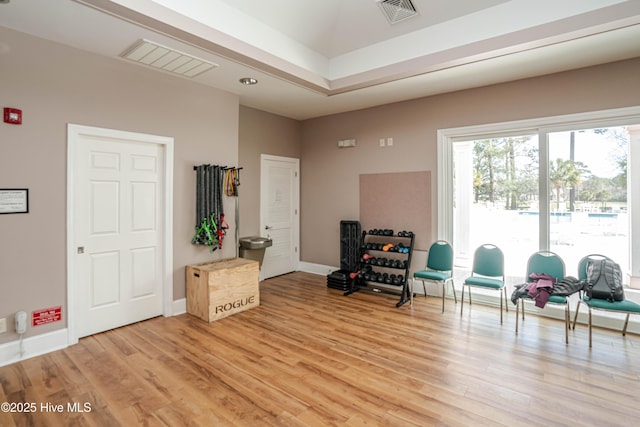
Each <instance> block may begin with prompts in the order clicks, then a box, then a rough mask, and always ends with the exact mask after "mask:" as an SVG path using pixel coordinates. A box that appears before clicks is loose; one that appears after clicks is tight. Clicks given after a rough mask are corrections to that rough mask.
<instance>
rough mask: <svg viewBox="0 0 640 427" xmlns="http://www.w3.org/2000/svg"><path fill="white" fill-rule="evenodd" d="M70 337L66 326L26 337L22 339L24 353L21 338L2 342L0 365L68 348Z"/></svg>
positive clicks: (0, 346)
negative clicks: (21, 352)
mask: <svg viewBox="0 0 640 427" xmlns="http://www.w3.org/2000/svg"><path fill="white" fill-rule="evenodd" d="M68 339H69V333H68V331H67V329H66V328H65V329H59V330H57V331H53V332H48V333H46V334H41V335H36V336H33V337H28V338H24V339H23V340H22V350H23V351H24V353H23V354H22V355H21V354H20V351H21V349H20V340H16V341H11V342H8V343H4V344H0V366H5V365H9V364H11V363H15V362H19V361H21V360H26V359H30V358H32V357H36V356H40V355H42V354H46V353H50V352H52V351H56V350H61V349H63V348H67V347H68V346H69V344H68Z"/></svg>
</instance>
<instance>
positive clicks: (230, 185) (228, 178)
mask: <svg viewBox="0 0 640 427" xmlns="http://www.w3.org/2000/svg"><path fill="white" fill-rule="evenodd" d="M241 169H242V168H231V169H227V170H226V171H225V173H224V194H225V196H229V197H234V201H235V207H236V217H235V220H236V236H235V237H236V258H238V256H240V247H239V246H238V242H239V241H240V237H239V236H240V201H239V197H238V187H239V186H240V170H241Z"/></svg>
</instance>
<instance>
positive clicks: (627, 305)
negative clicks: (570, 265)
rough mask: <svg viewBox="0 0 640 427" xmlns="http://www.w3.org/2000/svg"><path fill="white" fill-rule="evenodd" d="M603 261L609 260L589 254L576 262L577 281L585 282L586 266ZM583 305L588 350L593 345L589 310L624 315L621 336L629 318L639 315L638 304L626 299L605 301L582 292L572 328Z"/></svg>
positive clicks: (602, 256)
mask: <svg viewBox="0 0 640 427" xmlns="http://www.w3.org/2000/svg"><path fill="white" fill-rule="evenodd" d="M603 259H609V258H608V257H606V256H604V255H599V254H591V255H587V256H585V257H584V258H582V259H581V260H580V262H578V279H580V280H586V279H587V266H588V265H589V262H590V261H600V260H603ZM581 303H583V304H585V305H586V306H587V307H588V308H589V322H588V323H589V348H591V347H592V345H593V339H592V315H591V310H602V311H609V312H614V313H624V314H626V315H627V316H626V318H625V321H624V326H623V327H622V336H626V335H627V326H628V325H629V316H630V315H632V314H640V304H637V303H635V302H633V301H629V300H628V299H624V300H622V301H607V300H606V299H599V298H589V297H588V296H587V295H586V294H585V293H584V292H583V294H582V298H581V299H580V301H578V305H577V306H576V314H575V315H574V316H573V326H572V328H573V329H575V328H576V321H577V320H578V311H579V310H580V304H581Z"/></svg>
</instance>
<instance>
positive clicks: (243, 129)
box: [238, 106, 300, 237]
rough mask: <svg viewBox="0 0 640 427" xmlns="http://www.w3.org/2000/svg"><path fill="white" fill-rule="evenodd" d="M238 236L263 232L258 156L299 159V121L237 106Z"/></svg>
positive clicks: (255, 234) (256, 234)
mask: <svg viewBox="0 0 640 427" xmlns="http://www.w3.org/2000/svg"><path fill="white" fill-rule="evenodd" d="M239 140H240V147H239V150H238V164H239V165H240V166H241V167H242V168H243V169H242V171H241V172H240V187H239V189H238V194H239V195H240V196H239V203H240V236H239V237H244V236H258V235H264V233H263V232H261V230H259V227H260V155H261V154H270V155H272V156H283V157H293V158H300V122H298V121H297V120H293V119H289V118H286V117H282V116H278V115H275V114H270V113H265V112H264V111H260V110H256V109H254V108H249V107H244V106H240V129H239Z"/></svg>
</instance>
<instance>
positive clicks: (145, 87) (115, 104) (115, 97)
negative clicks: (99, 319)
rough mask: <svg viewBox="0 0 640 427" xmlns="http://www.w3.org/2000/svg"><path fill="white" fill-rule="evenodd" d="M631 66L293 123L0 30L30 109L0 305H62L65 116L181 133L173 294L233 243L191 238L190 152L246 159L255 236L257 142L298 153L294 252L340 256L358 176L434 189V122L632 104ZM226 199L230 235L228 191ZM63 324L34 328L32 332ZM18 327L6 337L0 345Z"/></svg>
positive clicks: (9, 68)
mask: <svg viewBox="0 0 640 427" xmlns="http://www.w3.org/2000/svg"><path fill="white" fill-rule="evenodd" d="M639 75H640V59H635V60H630V61H624V62H619V63H614V64H609V65H603V66H598V67H592V68H588V69H583V70H577V71H572V72H567V73H560V74H556V75H551V76H546V77H540V78H534V79H528V80H522V81H517V82H512V83H505V84H501V85H495V86H490V87H484V88H479V89H473V90H467V91H461V92H456V93H451V94H445V95H440V96H435V97H429V98H423V99H417V100H413V101H408V102H402V103H397V104H393V105H387V106H382V107H376V108H371V109H366V110H360V111H355V112H351V113H344V114H338V115H333V116H328V117H323V118H318V119H312V120H307V121H303V122H297V121H295V120H291V119H287V118H284V117H280V116H277V115H273V114H269V113H265V112H262V111H258V110H255V109H252V108H245V107H239V106H238V98H237V97H236V96H235V95H232V94H229V93H226V92H223V91H219V90H215V89H212V88H206V87H202V86H198V85H196V84H193V83H191V82H189V81H188V80H185V79H180V78H175V77H172V76H168V75H165V74H162V73H149V72H148V71H147V70H144V69H143V68H141V67H139V66H136V65H133V64H128V63H126V62H124V61H117V60H113V59H108V58H102V57H99V56H95V55H91V54H88V53H85V52H82V51H79V50H75V49H71V48H68V47H64V46H61V45H57V44H53V43H49V42H46V41H42V40H40V39H36V38H33V37H30V36H26V35H22V34H20V33H16V32H13V31H10V30H6V29H2V28H0V99H1V100H2V104H3V105H2V107H14V108H20V109H22V110H23V112H24V124H23V125H21V126H13V125H8V124H0V188H11V187H20V188H21V187H27V188H29V190H30V209H31V212H30V213H29V214H25V215H2V216H0V291H1V294H2V297H1V298H0V317H8V318H9V319H8V320H9V322H8V323H9V329H10V331H11V330H12V329H13V327H12V326H11V325H12V320H13V314H14V313H15V312H16V311H17V310H26V311H28V312H30V311H33V310H36V309H40V308H47V307H53V306H58V305H61V306H63V310H64V312H65V313H66V271H65V266H66V258H65V250H66V230H65V226H66V224H65V221H66V173H67V170H66V125H67V123H75V124H82V125H88V126H97V127H105V128H113V129H119V130H126V131H133V132H143V133H150V134H157V135H165V136H171V137H174V138H175V168H174V210H173V215H174V234H173V240H174V257H173V262H174V297H175V299H180V298H183V297H184V295H185V290H184V266H185V265H187V264H191V263H195V262H201V261H205V260H209V259H217V258H220V257H227V256H233V254H234V253H235V247H234V245H233V244H227V245H225V247H224V250H223V251H222V252H216V253H214V254H213V255H211V254H209V253H208V252H207V250H206V249H205V248H199V247H194V246H193V245H191V244H190V239H191V237H192V234H193V225H194V224H193V222H194V217H195V214H194V204H195V201H194V193H195V191H194V190H195V174H194V172H193V165H195V164H200V163H213V164H225V165H238V166H241V167H243V168H244V169H243V171H242V173H241V187H240V189H239V190H240V210H241V213H240V223H241V224H240V233H241V235H243V236H244V235H253V234H260V230H259V229H258V228H259V173H260V172H259V164H260V163H259V162H260V154H262V153H265V154H271V155H279V156H286V157H297V158H300V159H301V240H302V241H301V260H302V261H305V262H309V263H317V264H322V265H330V266H331V265H332V266H337V265H338V264H339V259H338V252H339V242H338V240H339V221H340V220H341V219H358V218H359V190H358V182H359V179H358V178H359V175H360V174H371V173H384V172H405V171H431V172H432V197H435V195H436V194H437V191H436V189H437V179H436V178H437V175H436V159H435V153H436V131H437V129H441V128H450V127H458V126H465V125H474V124H483V123H494V122H502V121H509V120H518V119H526V118H532V117H541V116H551V115H558V114H568V113H576V112H584V111H593V110H601V109H609V108H618V107H626V106H634V105H638V104H639V103H640V101H639V100H640V79H638V77H637V76H639ZM387 137H393V138H394V146H393V147H385V148H380V147H379V146H378V140H379V138H387ZM345 138H355V139H356V140H357V147H355V148H346V149H338V148H337V141H338V140H339V139H345ZM407 185H411V183H408V184H407ZM433 202H434V203H433V206H432V218H433V221H432V227H431V229H432V230H431V234H432V236H435V230H436V227H437V223H436V215H435V214H436V206H435V200H434V201H433ZM225 209H226V212H227V217H228V219H229V223H230V226H231V229H230V233H233V227H234V223H233V218H234V215H233V214H232V213H233V200H232V199H228V200H227V201H226V206H225ZM400 212H401V209H400ZM227 239H228V240H227V242H232V236H228V237H227ZM65 320H66V319H65ZM65 326H66V322H65V321H63V322H58V323H55V324H52V325H49V326H40V327H38V328H37V329H31V330H30V331H29V335H34V334H40V333H44V332H48V331H51V330H55V329H59V328H62V327H65ZM15 339H16V335H15V334H13V333H11V332H10V333H7V334H1V335H0V343H3V342H6V341H10V340H15Z"/></svg>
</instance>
